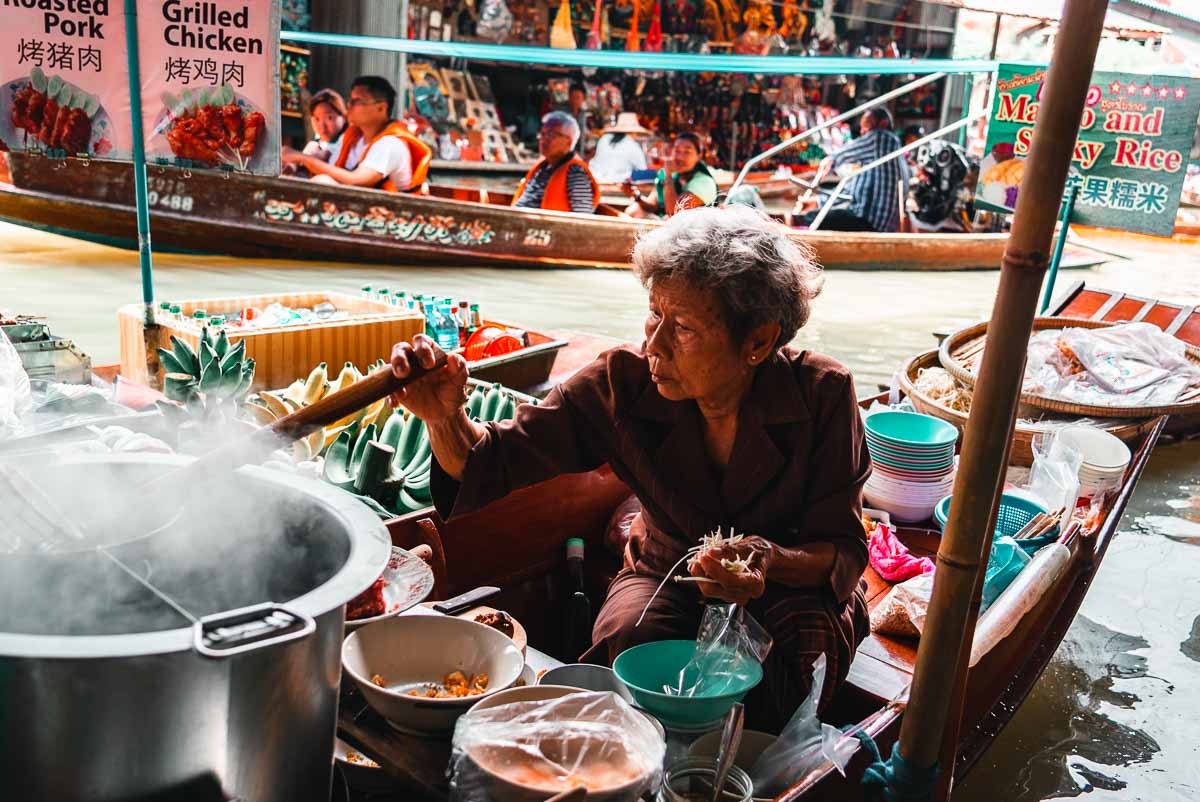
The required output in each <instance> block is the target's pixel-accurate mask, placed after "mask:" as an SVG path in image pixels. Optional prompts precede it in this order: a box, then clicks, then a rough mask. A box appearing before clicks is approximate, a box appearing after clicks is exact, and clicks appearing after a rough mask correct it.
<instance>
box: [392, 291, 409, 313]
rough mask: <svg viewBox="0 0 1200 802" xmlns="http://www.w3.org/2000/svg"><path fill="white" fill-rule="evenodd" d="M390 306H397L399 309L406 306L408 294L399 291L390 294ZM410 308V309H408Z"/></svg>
mask: <svg viewBox="0 0 1200 802" xmlns="http://www.w3.org/2000/svg"><path fill="white" fill-rule="evenodd" d="M392 305H393V306H398V307H400V308H401V309H403V308H404V307H406V306H408V293H407V292H405V291H404V290H399V291H397V292H395V293H393V294H392ZM409 308H411V307H409Z"/></svg>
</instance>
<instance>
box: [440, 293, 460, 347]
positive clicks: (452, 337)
mask: <svg viewBox="0 0 1200 802" xmlns="http://www.w3.org/2000/svg"><path fill="white" fill-rule="evenodd" d="M435 339H436V340H437V344H438V346H439V347H441V349H442V350H443V351H445V352H447V353H449V352H450V351H453V350H454V349H456V348H458V324H457V323H455V322H454V316H453V315H451V314H450V306H449V304H446V303H442V304H441V305H439V306H438V307H437V337H436V338H435Z"/></svg>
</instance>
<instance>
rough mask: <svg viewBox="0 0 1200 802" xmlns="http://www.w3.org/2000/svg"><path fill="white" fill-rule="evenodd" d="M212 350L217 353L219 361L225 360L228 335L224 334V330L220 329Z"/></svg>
mask: <svg viewBox="0 0 1200 802" xmlns="http://www.w3.org/2000/svg"><path fill="white" fill-rule="evenodd" d="M213 350H214V351H216V352H217V356H219V357H220V358H221V359H224V358H225V354H227V353H229V335H228V334H226V333H225V329H221V334H220V336H218V337H217V341H216V342H215V343H214V344H213Z"/></svg>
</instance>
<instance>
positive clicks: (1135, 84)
mask: <svg viewBox="0 0 1200 802" xmlns="http://www.w3.org/2000/svg"><path fill="white" fill-rule="evenodd" d="M1045 77H1046V73H1045V70H1044V69H1043V68H1040V67H1033V66H1025V65H1011V64H1002V65H1000V67H999V69H998V70H997V84H996V88H997V91H996V93H995V96H994V99H993V103H992V116H991V121H990V123H989V125H988V138H987V144H986V145H985V149H984V158H983V161H982V162H981V163H980V166H979V184H978V188H977V198H976V200H977V202H978V204H979V206H980V207H982V208H985V209H989V210H991V211H995V212H1008V213H1011V212H1012V211H1013V210H1014V209H1015V208H1016V205H1017V198H1018V196H1019V195H1020V188H1021V181H1022V179H1023V178H1024V174H1025V157H1027V156H1028V155H1029V148H1030V145H1031V143H1032V141H1033V128H1034V124H1035V123H1036V121H1037V116H1038V109H1039V107H1040V105H1041V97H1042V89H1043V82H1044V79H1045ZM1198 114H1200V80H1197V79H1194V78H1183V77H1177V76H1169V75H1137V74H1130V73H1114V72H1097V73H1094V74H1093V75H1092V85H1091V86H1090V87H1089V89H1088V95H1087V100H1086V102H1085V106H1084V112H1083V117H1082V119H1081V120H1080V124H1079V136H1078V140H1077V141H1076V143H1075V151H1074V154H1073V156H1072V159H1071V169H1070V174H1069V175H1068V178H1067V190H1068V191H1074V193H1075V206H1074V209H1073V211H1072V214H1071V222H1072V223H1078V224H1081V225H1093V226H1102V227H1106V228H1117V229H1122V230H1125V231H1134V232H1138V233H1142V234H1154V235H1158V236H1168V237H1169V236H1171V233H1172V231H1173V230H1174V225H1175V212H1176V210H1177V208H1178V206H1179V199H1180V194H1181V192H1182V191H1183V183H1184V179H1185V177H1186V170H1187V163H1188V152H1189V150H1190V149H1191V146H1192V139H1193V136H1194V134H1195V130H1196V117H1197V115H1198Z"/></svg>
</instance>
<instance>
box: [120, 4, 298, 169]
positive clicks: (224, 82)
mask: <svg viewBox="0 0 1200 802" xmlns="http://www.w3.org/2000/svg"><path fill="white" fill-rule="evenodd" d="M139 6H140V7H141V8H140V9H139V15H138V46H139V50H140V54H141V63H142V67H141V73H142V76H141V77H142V111H143V123H144V125H145V140H146V160H147V162H148V163H150V164H156V163H157V164H175V165H179V166H184V167H191V168H209V169H214V168H215V169H224V170H236V171H238V172H250V173H256V174H259V175H278V174H279V169H280V163H279V144H280V139H279V66H278V51H279V6H278V4H277V3H274V2H271V0H250V1H249V2H246V1H245V0H243V1H242V2H231V1H230V0H209V1H208V2H184V1H183V0H166V2H162V3H158V2H155V3H140V4H139Z"/></svg>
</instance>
